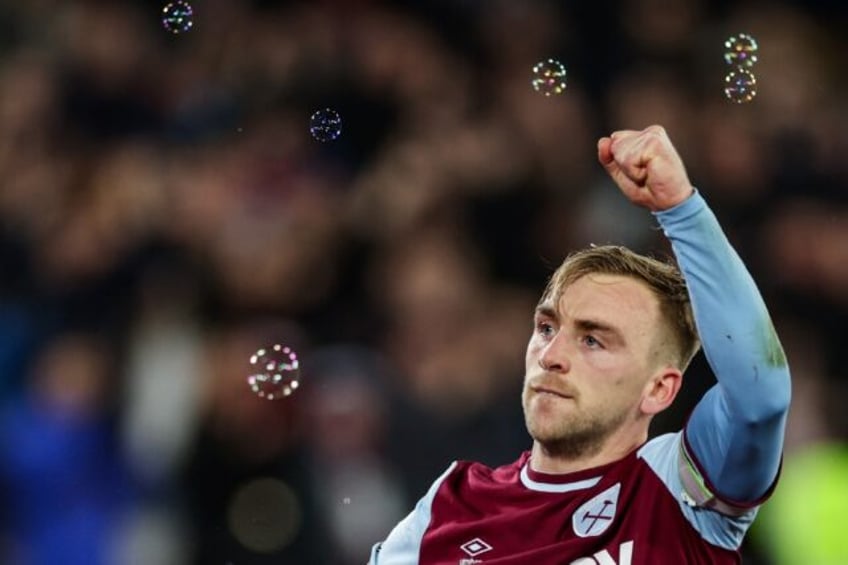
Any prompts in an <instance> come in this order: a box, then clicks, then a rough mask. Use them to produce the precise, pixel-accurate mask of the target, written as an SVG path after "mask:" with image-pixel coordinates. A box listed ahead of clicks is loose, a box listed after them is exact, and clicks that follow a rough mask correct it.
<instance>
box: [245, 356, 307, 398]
mask: <svg viewBox="0 0 848 565" xmlns="http://www.w3.org/2000/svg"><path fill="white" fill-rule="evenodd" d="M247 384H248V385H249V386H250V389H251V390H252V391H253V392H254V394H256V395H257V396H259V397H261V398H267V399H268V400H279V399H280V398H283V397H286V396H291V394H292V393H293V392H294V391H295V390H297V388H298V387H299V386H300V362H299V361H298V359H297V354H296V353H295V352H294V351H292V349H291V348H289V347H287V346H284V345H280V344H275V345H273V346H271V347H269V348H267V349H266V348H262V349H259V350H257V351H256V353H254V354H253V355H251V356H250V374H249V375H248V376H247Z"/></svg>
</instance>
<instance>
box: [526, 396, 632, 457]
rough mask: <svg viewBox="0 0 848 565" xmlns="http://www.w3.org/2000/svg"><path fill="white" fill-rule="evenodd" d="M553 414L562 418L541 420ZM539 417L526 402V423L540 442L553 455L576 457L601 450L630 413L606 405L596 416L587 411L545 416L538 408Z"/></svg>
mask: <svg viewBox="0 0 848 565" xmlns="http://www.w3.org/2000/svg"><path fill="white" fill-rule="evenodd" d="M551 417H554V418H556V417H558V421H556V422H542V423H540V422H539V421H538V420H540V419H543V418H551ZM535 419H536V420H537V421H534V419H533V415H532V414H531V413H530V410H528V406H527V405H526V404H525V406H524V420H525V425H526V426H527V431H528V432H529V433H530V436H531V437H532V438H533V439H534V440H535V441H536V443H538V444H539V445H540V446H541V448H542V449H543V450H544V451H545V453H547V454H548V455H549V456H551V457H555V458H557V459H565V460H574V459H578V458H582V457H591V456H593V455H596V454H597V453H599V452H600V451H601V449H602V448H603V446H604V443H605V442H606V440H607V439H608V438H609V437H610V436H611V435H612V434H613V433H614V432H615V430H617V429H618V428H619V427H620V426H621V425H622V424H623V423H624V420H625V419H626V414H625V413H624V412H613V411H611V410H610V409H609V407H603V408H601V409H599V410H598V411H597V412H596V413H595V414H593V415H586V414H585V413H583V412H576V413H571V414H566V415H557V414H547V415H545V414H539V413H538V411H537V413H536V414H535Z"/></svg>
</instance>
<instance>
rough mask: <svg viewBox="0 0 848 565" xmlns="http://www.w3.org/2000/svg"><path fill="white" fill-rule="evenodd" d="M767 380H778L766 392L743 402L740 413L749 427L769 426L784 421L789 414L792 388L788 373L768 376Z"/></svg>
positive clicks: (761, 392)
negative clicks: (780, 420) (776, 421)
mask: <svg viewBox="0 0 848 565" xmlns="http://www.w3.org/2000/svg"><path fill="white" fill-rule="evenodd" d="M767 378H769V379H774V380H780V381H781V382H780V383H779V384H777V385H774V386H769V387H768V389H767V390H762V391H759V392H757V393H754V394H755V395H756V397H755V398H750V399H748V400H747V401H745V400H743V404H742V406H740V413H741V414H742V417H743V419H744V420H745V422H746V424H748V425H749V426H760V425H763V424H766V425H768V424H771V423H773V422H774V421H775V420H779V419H784V418H786V415H787V414H788V413H789V405H790V404H791V402H792V386H791V384H790V381H789V374H788V372H787V373H785V374H779V375H777V374H774V373H772V374H769V375H767Z"/></svg>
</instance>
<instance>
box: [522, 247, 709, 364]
mask: <svg viewBox="0 0 848 565" xmlns="http://www.w3.org/2000/svg"><path fill="white" fill-rule="evenodd" d="M591 274H605V275H621V276H625V277H631V278H633V279H636V280H638V281H642V282H644V283H645V284H646V285H648V288H649V289H650V290H651V292H652V293H653V294H654V296H656V297H657V300H658V301H659V307H660V316H661V318H662V320H663V321H664V322H665V325H666V327H667V328H668V329H669V332H668V334H669V337H670V338H671V340H672V351H671V354H672V357H671V360H672V362H674V363H675V364H676V366H677V368H678V369H680V370H681V371H683V370H685V369H686V367H688V366H689V363H690V362H691V361H692V358H693V357H694V356H695V354H696V353H697V352H698V349H700V347H701V343H700V340H699V338H698V330H697V328H696V327H695V318H694V315H693V314H692V303H691V301H690V300H689V292H688V290H687V289H686V281H685V279H684V278H683V275H682V274H681V272H680V269H678V268H677V266H676V265H675V264H674V263H672V262H671V261H661V260H659V259H655V258H653V257H648V256H646V255H640V254H638V253H635V252H633V251H631V250H630V249H628V248H626V247H623V246H620V245H601V246H591V247H588V248H586V249H582V250H579V251H575V252H573V253H571V254H569V255H568V257H566V258H565V260H564V261H563V263H562V265H560V266H559V268H558V269H557V270H556V271H555V272H554V273H553V275H551V278H550V279H549V280H548V284H547V286H546V287H545V291H544V292H543V293H542V297H541V299H540V300H539V304H542V303H553V304H556V303H558V302H559V299H560V297H561V296H562V293H563V292H564V291H565V289H566V288H567V287H568V286H569V285H571V284H572V283H574V282H575V281H576V280H577V279H579V278H581V277H583V276H585V275H591Z"/></svg>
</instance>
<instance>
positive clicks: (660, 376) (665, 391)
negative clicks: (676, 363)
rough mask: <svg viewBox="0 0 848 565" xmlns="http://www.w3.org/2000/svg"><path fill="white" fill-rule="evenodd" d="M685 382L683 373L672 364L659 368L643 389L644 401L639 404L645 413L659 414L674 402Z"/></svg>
mask: <svg viewBox="0 0 848 565" xmlns="http://www.w3.org/2000/svg"><path fill="white" fill-rule="evenodd" d="M682 384H683V373H681V372H680V369H677V368H676V367H672V366H670V365H668V366H666V367H663V368H661V369H660V370H658V371H657V372H656V373H655V374H654V375H653V376H651V378H650V379H648V382H647V383H645V388H644V390H643V391H642V402H641V404H640V405H639V408H640V409H641V411H642V413H643V414H648V415H651V416H653V415H654V414H659V413H660V412H662V411H663V410H665V409H666V408H668V407H669V406H671V403H672V402H674V399H675V398H676V397H677V393H678V392H679V391H680V386H681V385H682Z"/></svg>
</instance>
